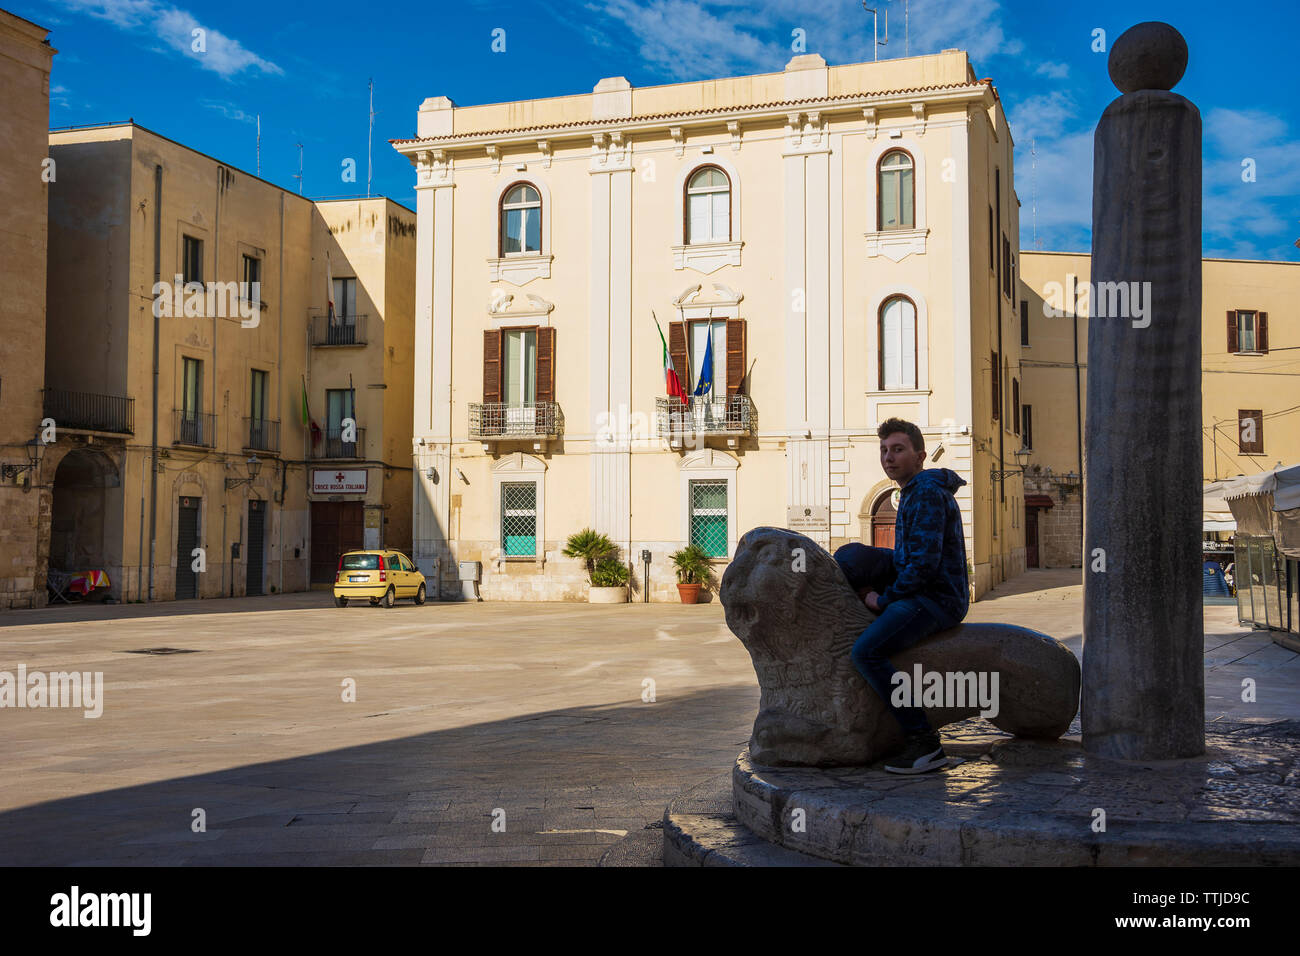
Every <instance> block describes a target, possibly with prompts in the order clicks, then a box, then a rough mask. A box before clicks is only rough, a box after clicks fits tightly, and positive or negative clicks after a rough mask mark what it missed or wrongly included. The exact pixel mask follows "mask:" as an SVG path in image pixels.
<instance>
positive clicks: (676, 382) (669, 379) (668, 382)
mask: <svg viewBox="0 0 1300 956" xmlns="http://www.w3.org/2000/svg"><path fill="white" fill-rule="evenodd" d="M650 315H651V316H652V317H653V318H654V320H655V328H656V329H659V341H660V342H661V343H663V347H664V386H665V387H666V388H667V389H668V395H669V397H670V398H678V399H681V402H682V404H687V403H688V399H687V397H686V389H684V388H682V380H681V379H680V378H678V377H677V369H675V368H673V358H672V356H671V355H669V354H668V342H667V340H666V339H664V330H663V329H662V328H660V327H659V316H657V315H655V314H654V312H653V311H652V312H651V313H650Z"/></svg>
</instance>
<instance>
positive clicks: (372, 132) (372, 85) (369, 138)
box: [366, 77, 375, 199]
mask: <svg viewBox="0 0 1300 956" xmlns="http://www.w3.org/2000/svg"><path fill="white" fill-rule="evenodd" d="M374 138H375V81H374V78H373V77H372V78H371V80H370V132H369V133H368V134H367V135H366V198H367V199H369V198H370V169H371V166H370V144H371V143H372V142H373V141H374Z"/></svg>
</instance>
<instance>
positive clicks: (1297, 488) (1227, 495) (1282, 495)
mask: <svg viewBox="0 0 1300 956" xmlns="http://www.w3.org/2000/svg"><path fill="white" fill-rule="evenodd" d="M1214 486H1221V489H1220V493H1221V496H1222V497H1223V498H1224V499H1225V500H1229V501H1230V500H1232V499H1234V498H1242V497H1245V496H1246V495H1270V494H1271V495H1272V496H1273V510H1274V511H1290V510H1291V509H1293V508H1300V465H1283V466H1281V467H1278V468H1274V469H1273V470H1271V471H1265V472H1261V473H1260V474H1258V475H1246V476H1243V477H1241V478H1226V479H1224V480H1223V481H1216V482H1214V483H1213V485H1207V486H1206V494H1207V495H1208V494H1209V489H1210V488H1211V487H1214Z"/></svg>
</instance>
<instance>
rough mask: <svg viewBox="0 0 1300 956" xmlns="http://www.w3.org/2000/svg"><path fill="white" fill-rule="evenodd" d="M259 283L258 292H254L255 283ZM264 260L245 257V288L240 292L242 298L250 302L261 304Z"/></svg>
mask: <svg viewBox="0 0 1300 956" xmlns="http://www.w3.org/2000/svg"><path fill="white" fill-rule="evenodd" d="M254 282H256V283H257V289H258V291H257V292H256V293H254V292H253V283H254ZM261 287H262V260H261V259H259V258H257V257H256V256H244V286H243V288H242V289H240V290H239V294H240V296H242V297H243V298H245V299H248V300H249V301H250V302H252V301H256V302H259V303H260V302H261V298H262V294H261Z"/></svg>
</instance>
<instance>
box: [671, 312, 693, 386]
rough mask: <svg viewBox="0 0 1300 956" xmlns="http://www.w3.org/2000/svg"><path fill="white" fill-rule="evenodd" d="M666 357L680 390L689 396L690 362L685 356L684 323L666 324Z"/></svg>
mask: <svg viewBox="0 0 1300 956" xmlns="http://www.w3.org/2000/svg"><path fill="white" fill-rule="evenodd" d="M668 357H669V358H670V359H672V362H673V368H675V369H676V370H677V377H678V378H679V379H680V380H681V383H682V388H683V389H684V390H685V391H686V394H687V395H689V394H690V392H691V382H690V379H691V360H690V358H689V357H688V356H687V354H686V323H685V322H669V323H668Z"/></svg>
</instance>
